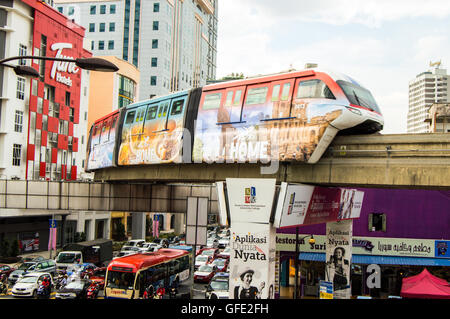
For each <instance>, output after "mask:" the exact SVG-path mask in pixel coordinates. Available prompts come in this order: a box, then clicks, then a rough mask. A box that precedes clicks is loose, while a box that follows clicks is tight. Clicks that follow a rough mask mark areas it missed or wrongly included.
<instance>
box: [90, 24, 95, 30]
mask: <svg viewBox="0 0 450 319" xmlns="http://www.w3.org/2000/svg"><path fill="white" fill-rule="evenodd" d="M89 32H95V23H89Z"/></svg>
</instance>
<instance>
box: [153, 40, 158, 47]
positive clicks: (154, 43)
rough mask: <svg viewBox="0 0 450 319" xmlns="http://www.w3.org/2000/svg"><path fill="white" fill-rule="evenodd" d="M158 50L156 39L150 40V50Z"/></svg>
mask: <svg viewBox="0 0 450 319" xmlns="http://www.w3.org/2000/svg"><path fill="white" fill-rule="evenodd" d="M157 48H158V39H153V40H152V49H157Z"/></svg>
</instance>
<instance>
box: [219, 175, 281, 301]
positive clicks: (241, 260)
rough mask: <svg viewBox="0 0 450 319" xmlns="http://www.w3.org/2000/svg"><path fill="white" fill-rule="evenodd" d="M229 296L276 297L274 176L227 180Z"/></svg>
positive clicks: (241, 297) (233, 297)
mask: <svg viewBox="0 0 450 319" xmlns="http://www.w3.org/2000/svg"><path fill="white" fill-rule="evenodd" d="M226 182H227V190H228V191H227V194H228V202H229V207H230V219H231V225H230V226H231V227H230V231H231V236H230V237H231V238H230V247H231V254H230V265H229V268H230V290H229V298H230V299H268V298H271V299H272V298H274V296H275V271H276V269H275V262H276V261H275V259H276V241H275V239H276V229H275V227H273V226H272V224H270V223H269V220H270V215H271V211H272V206H273V200H274V195H275V179H245V178H244V179H234V178H231V179H227V180H226Z"/></svg>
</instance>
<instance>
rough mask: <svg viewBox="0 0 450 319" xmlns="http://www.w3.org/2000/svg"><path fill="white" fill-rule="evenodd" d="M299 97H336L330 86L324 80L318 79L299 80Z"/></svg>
mask: <svg viewBox="0 0 450 319" xmlns="http://www.w3.org/2000/svg"><path fill="white" fill-rule="evenodd" d="M297 98H299V99H306V98H324V99H335V97H334V95H333V93H331V91H330V89H329V88H328V86H327V85H326V84H325V83H323V81H321V80H317V79H315V80H308V81H302V82H299V84H298V90H297Z"/></svg>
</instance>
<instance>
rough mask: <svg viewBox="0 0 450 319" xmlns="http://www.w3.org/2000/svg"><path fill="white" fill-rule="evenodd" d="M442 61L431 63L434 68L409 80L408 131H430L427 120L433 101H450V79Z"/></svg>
mask: <svg viewBox="0 0 450 319" xmlns="http://www.w3.org/2000/svg"><path fill="white" fill-rule="evenodd" d="M440 65H441V63H440V62H438V63H434V64H430V66H434V68H432V69H430V70H428V71H425V72H422V73H420V74H418V75H417V76H416V78H415V79H413V80H411V81H410V82H409V109H408V123H407V132H408V133H428V132H430V129H431V128H430V125H429V124H428V123H426V122H425V120H426V119H427V118H428V110H429V108H430V107H431V105H432V104H433V103H449V102H450V95H449V93H450V81H449V77H450V76H449V75H447V70H446V69H442V68H440Z"/></svg>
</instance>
